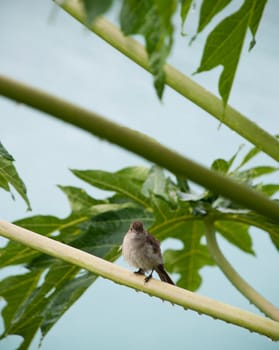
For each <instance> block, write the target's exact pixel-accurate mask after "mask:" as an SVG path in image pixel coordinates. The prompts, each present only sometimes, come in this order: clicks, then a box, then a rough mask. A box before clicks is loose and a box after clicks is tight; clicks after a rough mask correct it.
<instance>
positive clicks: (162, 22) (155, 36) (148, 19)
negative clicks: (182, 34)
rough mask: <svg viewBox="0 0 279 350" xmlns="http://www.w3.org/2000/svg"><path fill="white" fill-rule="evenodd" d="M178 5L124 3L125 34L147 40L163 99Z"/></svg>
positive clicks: (166, 0)
mask: <svg viewBox="0 0 279 350" xmlns="http://www.w3.org/2000/svg"><path fill="white" fill-rule="evenodd" d="M176 5H177V2H176V1H175V0H154V1H150V0H141V1H138V0H124V1H123V4H122V8H121V13H120V24H121V29H122V31H123V33H124V34H125V35H132V34H140V35H142V36H143V37H144V39H145V43H146V50H147V53H148V57H149V66H150V70H151V72H152V74H153V75H154V86H155V88H156V92H157V95H158V96H159V98H162V95H163V90H164V82H165V73H164V64H165V62H166V58H167V57H168V55H169V53H170V50H171V47H172V44H173V25H172V15H173V13H174V12H175V9H176Z"/></svg>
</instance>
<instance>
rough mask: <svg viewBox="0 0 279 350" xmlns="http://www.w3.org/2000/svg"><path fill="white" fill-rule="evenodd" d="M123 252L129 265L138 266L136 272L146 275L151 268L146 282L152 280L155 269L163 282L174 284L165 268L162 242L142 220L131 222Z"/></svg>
mask: <svg viewBox="0 0 279 350" xmlns="http://www.w3.org/2000/svg"><path fill="white" fill-rule="evenodd" d="M122 254H123V256H124V259H125V260H126V261H127V263H128V264H129V265H131V266H134V267H136V268H138V270H137V271H136V272H135V273H137V274H140V275H145V272H147V271H150V270H151V273H150V274H149V275H148V276H147V277H145V282H148V281H149V280H150V278H151V277H152V274H153V272H154V270H155V271H156V272H157V273H158V275H159V277H160V279H161V280H162V281H163V282H167V283H169V284H174V282H173V281H172V280H171V278H170V277H169V275H168V274H167V272H166V270H165V268H164V263H163V257H162V253H161V249H160V242H159V241H158V240H157V239H156V238H155V237H154V236H152V235H151V234H150V233H149V232H147V231H145V229H144V227H143V223H142V222H140V221H134V222H132V223H131V225H130V228H129V231H128V232H127V233H126V235H125V236H124V239H123V243H122Z"/></svg>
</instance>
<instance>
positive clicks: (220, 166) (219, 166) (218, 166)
mask: <svg viewBox="0 0 279 350" xmlns="http://www.w3.org/2000/svg"><path fill="white" fill-rule="evenodd" d="M211 169H213V170H216V171H218V172H220V173H223V174H226V173H227V172H228V170H229V163H228V162H227V161H226V160H225V159H216V160H214V162H213V163H212V165H211Z"/></svg>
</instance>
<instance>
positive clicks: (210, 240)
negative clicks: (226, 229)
mask: <svg viewBox="0 0 279 350" xmlns="http://www.w3.org/2000/svg"><path fill="white" fill-rule="evenodd" d="M205 234H206V240H207V246H208V249H209V251H210V254H211V255H212V257H213V258H214V260H215V262H216V264H217V265H218V266H219V267H220V269H221V270H222V271H223V273H224V274H225V275H226V276H227V278H228V279H229V280H230V281H231V283H232V284H233V285H234V286H235V287H236V288H237V289H238V290H239V291H240V292H241V293H242V294H243V295H244V296H245V297H246V298H247V299H248V300H249V301H250V302H251V303H252V304H254V305H255V306H256V307H257V308H258V309H259V310H261V311H262V312H263V313H265V314H266V315H267V316H269V317H270V318H272V319H273V320H275V321H279V309H277V308H276V307H275V306H274V305H273V304H271V303H270V302H269V301H267V300H266V299H265V298H264V297H263V296H262V295H261V294H259V293H258V292H257V291H256V290H255V289H254V288H253V287H251V286H250V285H249V284H248V283H247V282H246V281H245V280H244V279H243V278H242V277H241V276H240V275H239V274H238V273H237V272H236V271H235V270H234V268H233V267H232V266H231V264H230V263H229V262H228V260H227V259H226V258H225V256H224V255H223V254H222V252H221V250H220V248H219V246H218V243H217V240H216V235H215V229H214V225H213V222H212V221H210V220H207V221H206V222H205Z"/></svg>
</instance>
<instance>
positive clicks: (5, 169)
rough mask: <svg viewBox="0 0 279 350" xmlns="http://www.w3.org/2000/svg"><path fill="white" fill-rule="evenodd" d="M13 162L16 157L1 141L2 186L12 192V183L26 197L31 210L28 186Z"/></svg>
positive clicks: (0, 180)
mask: <svg viewBox="0 0 279 350" xmlns="http://www.w3.org/2000/svg"><path fill="white" fill-rule="evenodd" d="M13 162H14V158H13V157H12V156H11V155H10V154H9V153H8V151H7V150H6V149H5V147H4V146H3V145H2V143H1V142H0V187H2V188H3V189H4V190H5V191H9V192H10V193H12V192H11V188H10V185H12V186H13V187H14V189H15V190H16V191H17V192H18V194H20V196H21V197H22V198H23V199H24V201H25V203H26V204H27V208H28V210H30V209H31V207H30V202H29V199H28V197H27V194H26V187H25V185H24V183H23V181H22V180H21V178H20V177H19V175H18V173H17V171H16V168H15V166H14V164H13Z"/></svg>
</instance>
